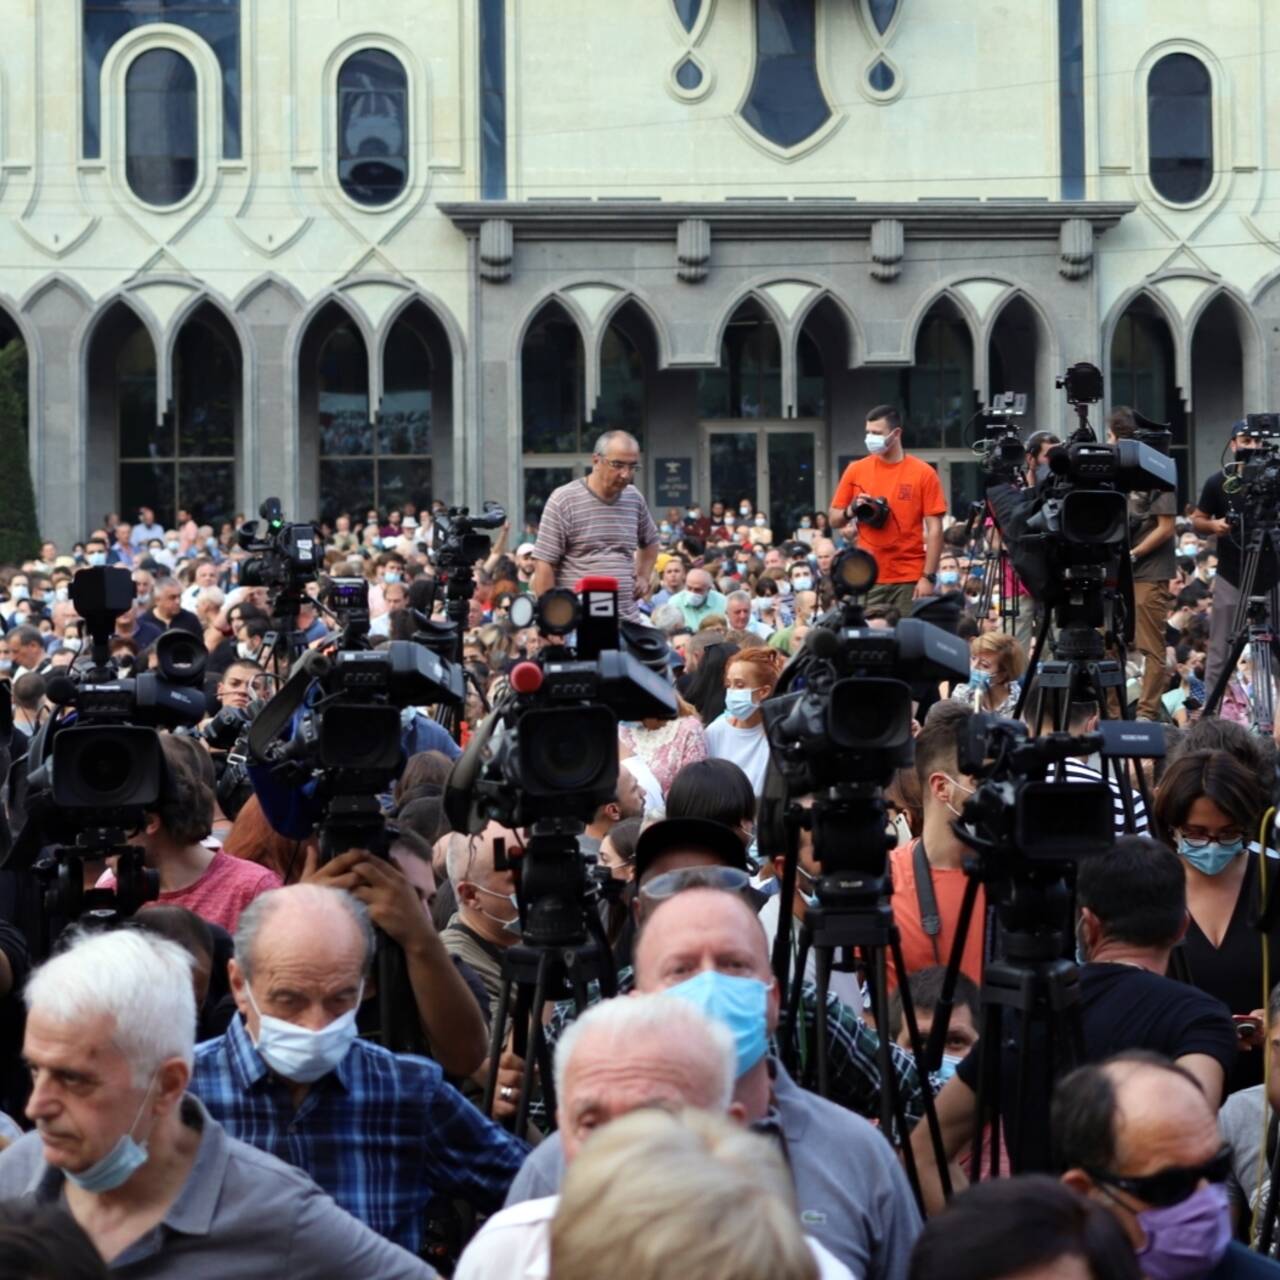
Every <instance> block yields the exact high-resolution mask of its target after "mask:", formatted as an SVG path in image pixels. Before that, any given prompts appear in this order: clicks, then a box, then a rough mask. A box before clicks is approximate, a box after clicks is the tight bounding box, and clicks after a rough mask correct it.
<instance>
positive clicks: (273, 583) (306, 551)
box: [236, 498, 320, 593]
mask: <svg viewBox="0 0 1280 1280" xmlns="http://www.w3.org/2000/svg"><path fill="white" fill-rule="evenodd" d="M258 514H259V515H260V516H261V517H262V518H263V520H265V521H266V526H267V527H266V533H265V536H263V537H261V538H260V537H259V536H258V521H256V520H250V521H248V522H247V523H245V524H243V525H241V526H240V528H239V529H238V530H236V540H237V541H238V542H239V544H240V547H241V549H242V550H244V551H248V552H250V553H251V557H250V559H248V560H246V561H245V562H244V563H243V564H242V565H241V566H240V583H241V585H242V586H246V587H267V588H268V589H270V590H272V591H277V592H286V593H296V592H300V591H301V590H302V588H303V587H304V586H305V585H306V584H307V583H308V582H314V581H315V579H316V574H317V573H318V572H319V567H320V535H319V533H317V531H316V527H315V525H312V524H298V523H293V524H291V523H289V522H287V521H286V520H285V518H284V514H283V512H282V510H281V507H280V499H279V498H268V499H267V500H266V501H265V502H263V504H262V505H261V506H260V507H259V508H258Z"/></svg>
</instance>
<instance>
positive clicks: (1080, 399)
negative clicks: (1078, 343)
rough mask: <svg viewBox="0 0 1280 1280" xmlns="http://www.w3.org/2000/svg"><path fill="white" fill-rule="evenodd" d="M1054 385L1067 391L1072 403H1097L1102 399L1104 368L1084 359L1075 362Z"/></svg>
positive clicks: (1056, 379)
mask: <svg viewBox="0 0 1280 1280" xmlns="http://www.w3.org/2000/svg"><path fill="white" fill-rule="evenodd" d="M1053 385H1054V386H1055V387H1057V389H1058V390H1059V391H1065V392H1066V393H1067V400H1068V402H1069V403H1071V404H1075V405H1082V404H1097V403H1098V401H1099V400H1101V399H1102V370H1101V369H1099V368H1098V366H1097V365H1095V364H1089V363H1088V361H1085V360H1082V361H1081V362H1080V363H1079V364H1073V365H1072V366H1071V368H1069V369H1068V370H1067V371H1066V373H1064V374H1063V375H1062V376H1061V377H1060V378H1055V379H1054V383H1053Z"/></svg>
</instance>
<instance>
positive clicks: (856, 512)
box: [849, 493, 889, 529]
mask: <svg viewBox="0 0 1280 1280" xmlns="http://www.w3.org/2000/svg"><path fill="white" fill-rule="evenodd" d="M849 509H850V511H852V513H853V517H854V519H855V520H857V522H858V523H859V524H865V525H866V526H867V528H868V529H883V528H884V526H885V525H886V524H888V522H889V500H888V498H875V497H872V495H871V494H869V493H861V494H859V495H858V496H857V497H856V498H854V500H853V501H852V502H851V503H850V504H849Z"/></svg>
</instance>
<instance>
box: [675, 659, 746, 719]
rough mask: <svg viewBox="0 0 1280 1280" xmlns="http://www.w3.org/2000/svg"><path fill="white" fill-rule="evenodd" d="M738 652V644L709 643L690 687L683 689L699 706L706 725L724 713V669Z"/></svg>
mask: <svg viewBox="0 0 1280 1280" xmlns="http://www.w3.org/2000/svg"><path fill="white" fill-rule="evenodd" d="M737 652H738V646H737V645H736V644H725V643H717V644H709V645H708V646H707V647H706V648H705V649H704V650H703V653H702V658H701V660H700V661H699V662H698V668H697V670H696V671H695V672H694V673H693V675H692V676H690V677H689V685H688V688H686V689H683V690H682V691H681V692H682V693H683V694H684V696H685V697H686V698H687V699H688V700H689V701H690V702H692V703H693V705H694V706H695V707H697V709H698V714H699V715H700V716H701V717H702V723H703V724H704V725H709V724H712V723H713V722H715V721H716V720H718V719H719V718H720V717H721V716H722V715H723V714H724V695H725V683H724V669H725V667H726V666H727V665H728V662H729V659H730V658H732V657H733V656H734V655H735V654H736V653H737Z"/></svg>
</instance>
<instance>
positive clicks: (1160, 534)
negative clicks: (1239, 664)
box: [1107, 405, 1177, 720]
mask: <svg viewBox="0 0 1280 1280" xmlns="http://www.w3.org/2000/svg"><path fill="white" fill-rule="evenodd" d="M1136 425H1137V424H1136V423H1135V422H1134V418H1133V410H1132V409H1130V408H1127V407H1126V406H1123V405H1118V406H1117V407H1116V408H1114V409H1112V410H1111V413H1110V415H1109V416H1108V418H1107V443H1108V444H1116V443H1117V442H1118V441H1120V440H1132V439H1134V432H1135V429H1136ZM1176 513H1177V500H1176V498H1175V496H1174V495H1173V494H1172V493H1167V492H1162V491H1161V490H1159V489H1152V490H1150V491H1148V492H1145V493H1131V494H1130V495H1129V556H1130V558H1131V559H1132V561H1133V610H1134V647H1135V648H1136V649H1137V651H1138V652H1139V653H1140V654H1142V692H1141V693H1140V694H1139V696H1138V713H1137V718H1138V719H1139V720H1155V719H1158V718H1159V714H1160V695H1161V694H1162V693H1163V692H1164V689H1165V684H1166V679H1165V638H1164V630H1165V625H1166V624H1167V623H1168V621H1169V614H1170V613H1171V612H1172V610H1173V597H1172V595H1170V593H1169V581H1170V579H1172V577H1173V576H1174V574H1175V573H1176V572H1177V557H1176V555H1175V552H1174V545H1173V539H1174V516H1175V515H1176Z"/></svg>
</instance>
